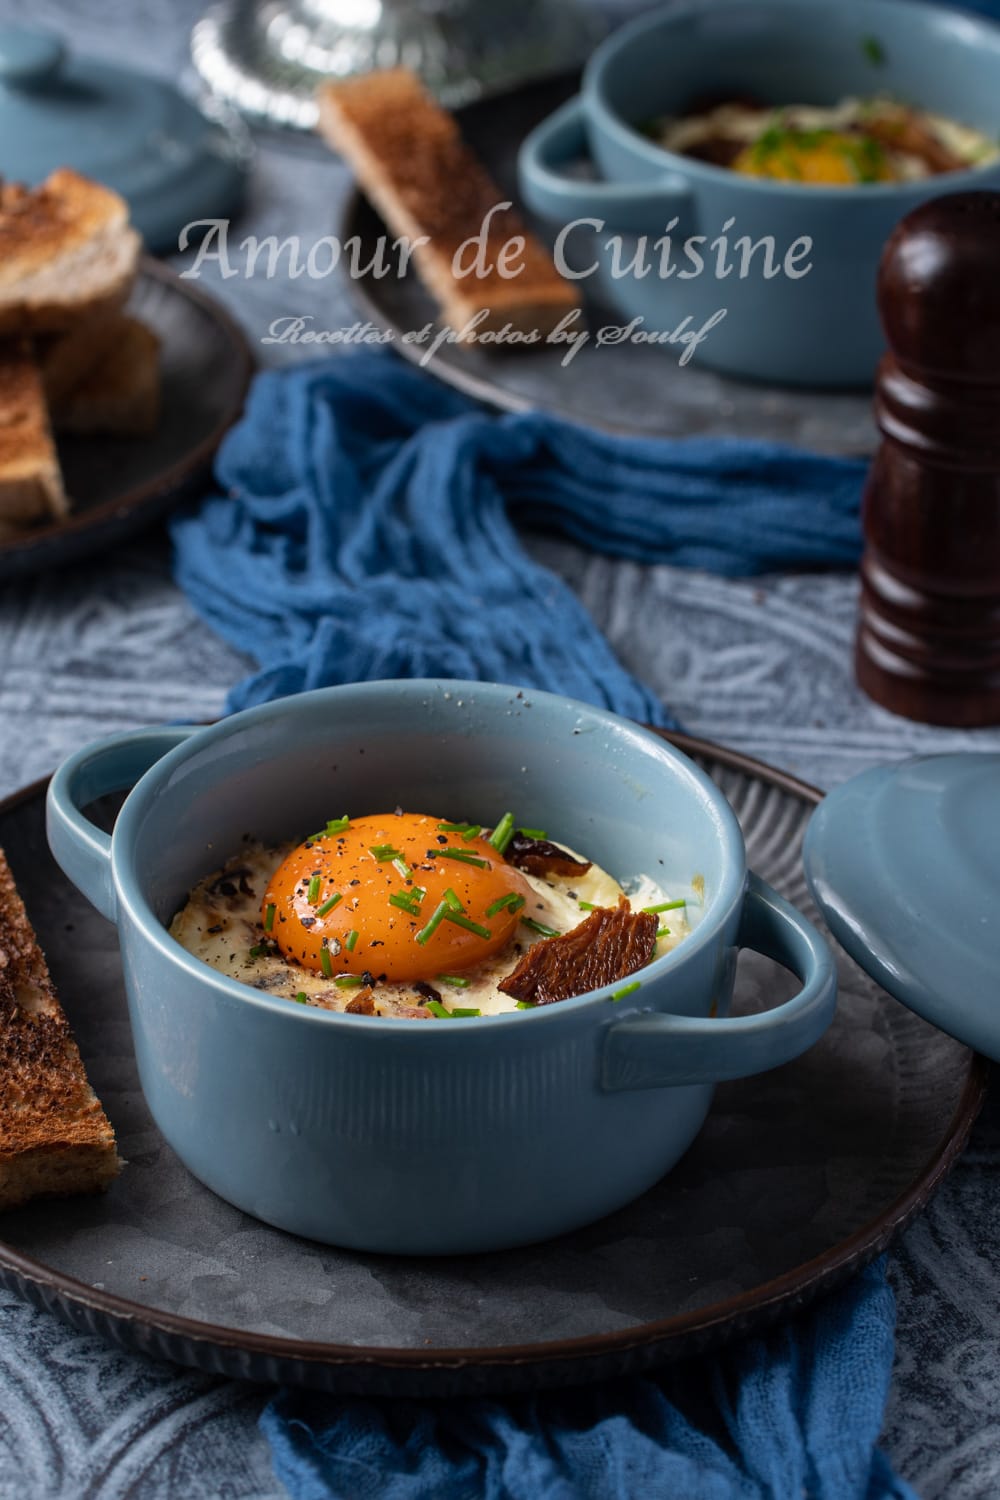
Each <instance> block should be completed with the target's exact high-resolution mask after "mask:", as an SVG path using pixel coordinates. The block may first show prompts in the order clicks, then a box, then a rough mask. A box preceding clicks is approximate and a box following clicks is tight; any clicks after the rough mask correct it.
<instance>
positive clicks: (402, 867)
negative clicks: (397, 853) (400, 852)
mask: <svg viewBox="0 0 1000 1500" xmlns="http://www.w3.org/2000/svg"><path fill="white" fill-rule="evenodd" d="M392 868H393V869H394V870H395V872H396V874H397V875H400V876H401V877H402V878H403V880H409V878H410V876H411V875H412V874H413V871H412V870H411V869H410V867H409V865H408V864H407V863H406V860H405V859H394V860H393V862H392Z"/></svg>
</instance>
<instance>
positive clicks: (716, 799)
mask: <svg viewBox="0 0 1000 1500" xmlns="http://www.w3.org/2000/svg"><path fill="white" fill-rule="evenodd" d="M387 688H390V689H391V690H392V692H393V696H394V697H396V698H398V697H399V696H400V693H401V692H413V694H414V695H415V696H419V695H420V694H421V693H424V694H426V693H427V692H428V691H429V690H434V691H437V690H439V689H444V690H446V691H448V692H453V693H455V695H456V696H459V695H462V694H463V693H464V694H469V695H471V694H473V693H482V692H484V691H486V692H488V693H490V694H494V693H495V694H511V695H513V694H516V693H518V692H520V693H522V694H523V693H528V692H530V696H531V698H532V699H533V700H535V701H538V700H544V701H549V702H553V703H559V704H563V705H566V706H568V707H569V708H571V709H572V710H574V711H576V712H581V713H586V714H589V715H592V716H594V717H595V718H596V719H597V720H598V721H599V722H600V723H601V724H602V725H604V726H606V728H607V729H608V730H609V731H610V732H611V733H614V734H619V735H620V734H622V733H625V734H627V735H628V736H629V737H634V738H639V737H641V738H642V740H643V742H644V743H645V742H647V741H648V742H649V743H650V744H651V745H652V746H653V747H654V748H655V749H656V750H657V751H658V753H659V754H660V756H661V757H662V758H663V760H664V761H666V762H668V763H670V764H672V765H674V766H675V767H678V768H679V769H680V770H681V771H683V772H684V774H685V775H686V776H687V777H688V779H689V781H691V782H693V783H694V784H695V786H696V787H697V788H699V789H700V791H701V792H702V794H703V795H704V797H705V801H706V803H707V804H708V806H709V807H710V808H711V809H712V810H713V812H714V813H715V815H716V819H715V820H716V827H717V830H718V834H719V838H720V841H721V842H722V845H723V853H724V871H725V874H724V878H723V881H722V882H721V883H720V887H719V889H718V891H717V892H716V893H715V895H714V897H713V899H712V901H711V904H710V906H709V907H707V908H706V910H705V913H704V916H703V917H702V919H701V921H699V923H698V926H697V927H696V928H695V930H694V931H693V932H692V933H691V934H690V936H689V937H686V938H685V939H684V941H683V943H680V944H678V946H677V947H676V948H674V949H672V950H671V951H670V952H669V953H665V954H663V955H662V956H661V957H660V958H658V959H656V960H655V961H654V962H653V963H652V964H650V965H649V966H648V968H646V969H645V970H643V975H644V982H645V979H646V978H649V979H653V978H656V979H658V978H659V977H660V976H661V975H663V974H665V973H667V972H669V971H670V970H671V969H679V968H680V967H681V966H682V965H683V964H684V963H686V962H687V961H688V959H689V958H691V957H693V956H694V954H695V953H696V952H698V951H700V950H701V949H702V948H703V947H705V946H706V944H707V943H709V942H711V941H712V939H713V938H714V936H715V935H716V933H717V932H718V931H719V929H720V928H721V927H722V926H723V925H724V923H725V922H726V920H727V918H728V917H729V916H730V915H731V913H732V912H733V910H734V908H736V907H737V906H738V905H739V903H740V902H741V901H742V900H743V895H744V891H745V887H746V876H747V865H746V849H745V846H744V843H743V834H742V831H741V829H740V826H739V823H738V821H737V819H736V814H735V813H734V812H733V810H732V808H731V807H730V805H729V803H728V802H727V801H726V798H725V795H724V793H723V792H722V791H721V790H720V788H719V787H717V786H716V784H715V782H714V781H712V779H711V777H710V776H708V774H707V773H706V772H705V771H703V770H702V769H701V767H700V766H697V765H695V763H694V761H692V760H690V759H689V757H688V756H686V755H684V754H683V753H682V752H681V751H680V750H676V749H674V747H673V746H672V745H670V744H668V743H667V742H666V741H665V740H662V739H660V738H659V736H658V735H654V734H651V733H650V732H649V730H647V729H645V728H643V726H642V725H640V724H636V723H633V722H632V721H631V720H629V719H625V718H623V717H622V716H620V715H618V714H613V713H611V712H609V711H608V710H607V709H601V708H595V707H594V705H593V704H589V703H583V702H580V701H579V700H578V699H575V698H569V697H564V696H563V695H561V694H558V693H547V692H543V691H541V690H538V691H536V690H535V689H530V690H529V689H527V688H519V687H517V686H516V685H510V684H504V683H484V682H463V681H459V680H458V679H454V680H453V679H443V678H407V679H405V680H394V679H384V680H383V679H379V680H377V681H373V682H364V683H350V684H344V685H340V686H337V687H328V688H316V689H313V690H312V691H310V692H306V693H297V694H295V695H294V696H293V697H287V698H277V699H275V700H273V701H272V702H270V703H262V704H257V705H256V706H255V707H253V708H247V709H243V710H241V711H240V712H239V713H236V714H232V715H230V716H229V717H228V718H224V719H220V720H219V721H218V722H217V723H215V724H211V725H207V726H205V727H204V728H200V729H197V730H196V731H195V733H194V734H192V735H191V737H190V738H188V739H186V740H183V741H181V743H180V744H179V745H175V746H174V748H173V749H172V750H168V751H167V752H166V754H164V755H162V756H161V757H160V758H159V759H158V760H157V761H156V762H155V764H154V765H153V766H151V767H150V769H149V770H148V771H146V772H145V773H144V775H143V776H141V777H140V778H139V780H138V781H137V782H136V783H135V786H134V787H133V788H132V790H131V792H130V793H129V795H128V797H127V798H126V800H125V803H124V804H123V806H122V809H121V811H120V812H119V814H118V817H117V818H116V820H115V826H114V830H113V832H112V835H111V859H112V870H113V874H114V880H115V889H116V892H117V895H118V905H119V909H120V910H121V909H124V910H125V911H126V912H127V913H128V915H129V917H130V919H131V921H132V922H133V923H134V925H135V926H136V927H137V928H138V929H139V930H140V931H141V933H142V936H143V938H144V939H145V940H146V941H147V942H149V943H151V944H152V946H153V947H154V948H156V949H157V950H158V952H159V953H160V954H161V956H162V957H163V958H164V959H165V960H166V961H167V962H169V963H171V964H173V965H177V966H178V967H180V968H182V969H184V970H186V971H187V973H188V974H190V975H191V976H192V977H193V978H195V979H197V980H198V981H199V982H200V983H202V984H204V985H205V986H206V988H207V989H209V990H212V991H214V992H216V993H217V994H218V995H219V996H220V997H222V998H227V999H230V1000H239V1001H240V1002H241V1003H243V1004H251V1005H254V1006H256V1007H258V1008H259V1009H261V1010H265V1011H270V1012H271V1013H272V1014H273V1015H276V1016H281V1017H282V1018H284V1019H285V1020H286V1021H287V1022H288V1023H289V1024H309V1025H320V1026H330V1025H333V1026H341V1027H348V1028H353V1029H360V1030H363V1031H364V1032H365V1033H366V1034H370V1033H371V1032H372V1030H373V1028H375V1029H377V1030H382V1031H385V1032H386V1034H387V1035H392V1036H399V1035H401V1034H406V1035H410V1036H424V1035H426V1036H427V1037H428V1038H432V1037H434V1036H436V1035H438V1034H439V1032H438V1028H436V1027H435V1026H429V1025H428V1024H427V1022H426V1021H424V1020H408V1019H406V1018H403V1017H392V1016H352V1015H348V1014H347V1013H346V1012H343V1011H327V1010H320V1009H319V1008H318V1007H316V1006H305V1005H294V1004H289V1002H288V1001H287V1000H282V999H278V998H277V997H275V996H272V995H267V994H265V993H263V992H262V991H260V990H255V989H253V988H252V987H251V986H250V985H245V984H243V983H241V982H240V980H238V979H230V978H229V977H228V976H227V975H225V974H221V973H219V972H218V970H216V969H213V968H212V967H211V966H210V965H209V964H206V963H205V962H204V960H202V959H200V958H197V957H196V956H195V955H194V954H193V953H189V952H188V951H187V949H186V948H183V947H182V946H181V944H180V943H178V942H177V940H176V939H175V938H172V937H171V936H170V933H169V932H168V931H167V928H166V927H165V926H164V925H163V923H162V922H161V921H160V919H159V918H158V917H157V916H156V914H155V912H154V911H153V910H152V908H151V907H150V905H149V903H148V901H147V900H146V898H145V896H144V894H143V892H142V889H141V884H140V881H139V877H138V875H137V874H136V872H135V870H134V868H133V865H132V849H133V847H134V841H135V834H136V831H137V829H138V825H139V823H140V822H141V821H142V819H143V817H144V816H145V814H146V812H147V811H148V808H149V805H150V803H151V801H152V800H153V799H154V798H155V797H156V795H157V792H158V789H159V786H160V783H161V782H162V781H163V779H164V778H165V777H167V776H168V775H169V774H170V773H171V771H173V770H174V768H175V767H176V766H179V765H181V764H182V763H183V761H184V760H185V759H186V757H187V756H188V755H189V754H190V753H191V751H192V748H193V747H195V746H197V747H198V748H202V747H204V746H206V745H211V744H212V743H214V742H215V741H220V740H224V739H226V738H227V737H228V736H229V735H230V734H231V733H233V731H234V728H235V730H236V731H237V732H238V731H239V730H240V729H242V728H243V727H245V726H247V725H250V724H261V723H266V722H267V721H268V720H271V719H275V718H282V717H285V716H286V715H288V714H289V713H293V712H294V711H295V706H296V705H297V704H308V703H311V702H315V701H317V700H319V699H330V698H331V697H332V698H333V699H334V701H338V700H340V699H342V697H343V695H345V694H348V693H357V694H360V695H361V696H362V697H367V696H375V695H376V694H378V693H379V692H384V691H385V690H386V689H387ZM621 983H622V981H621V980H616V981H614V983H613V984H608V985H604V986H603V987H602V988H601V989H599V990H590V991H588V992H587V993H586V994H583V995H576V996H574V997H573V998H572V999H570V1000H561V1001H559V1003H558V1004H557V1005H546V1006H542V1007H540V1008H539V1009H538V1010H537V1011H534V1012H531V1013H530V1014H534V1015H535V1016H536V1018H537V1017H542V1016H544V1017H545V1020H544V1021H542V1022H541V1023H540V1022H539V1021H538V1019H536V1021H535V1023H534V1024H536V1025H538V1024H549V1025H552V1024H555V1023H556V1022H557V1020H558V1017H559V1016H560V1015H563V1016H565V1015H566V1014H567V1013H569V1012H571V1011H573V1012H575V1011H578V1010H583V1009H586V1008H588V1007H590V1006H593V1007H595V1008H596V1007H597V1006H599V1005H602V1004H603V1003H604V1002H606V1001H611V996H612V993H613V991H614V990H615V988H617V987H619V986H620V985H621ZM612 1003H615V1004H616V1009H615V1015H616V1016H618V1015H624V1014H626V1013H627V1010H628V1007H621V1009H620V1010H619V1008H618V1005H617V1003H616V1002H612ZM528 1014H529V1012H526V1011H524V1012H522V1011H509V1012H503V1013H501V1014H500V1015H495V1016H478V1017H475V1018H474V1024H472V1023H471V1022H470V1024H469V1027H468V1030H469V1033H470V1035H471V1034H481V1033H482V1032H483V1030H484V1029H485V1028H491V1029H496V1028H499V1027H504V1026H510V1025H512V1024H513V1025H523V1024H524V1022H525V1021H526V1019H527V1016H528ZM456 1033H458V1034H461V1028H460V1025H459V1022H458V1021H456V1023H455V1025H454V1026H450V1027H449V1028H448V1036H449V1037H454V1036H455V1035H456Z"/></svg>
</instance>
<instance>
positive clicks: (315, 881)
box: [306, 875, 323, 906]
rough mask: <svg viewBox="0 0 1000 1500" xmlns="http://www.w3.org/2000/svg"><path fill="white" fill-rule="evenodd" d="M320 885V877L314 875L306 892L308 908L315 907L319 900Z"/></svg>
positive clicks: (321, 882)
mask: <svg viewBox="0 0 1000 1500" xmlns="http://www.w3.org/2000/svg"><path fill="white" fill-rule="evenodd" d="M322 884H323V881H322V877H321V876H319V875H314V876H313V878H312V880H310V882H309V889H308V891H307V892H306V900H307V901H308V902H309V905H310V906H315V905H316V902H317V901H318V900H319V890H320V886H321V885H322Z"/></svg>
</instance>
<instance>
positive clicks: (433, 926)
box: [417, 901, 448, 943]
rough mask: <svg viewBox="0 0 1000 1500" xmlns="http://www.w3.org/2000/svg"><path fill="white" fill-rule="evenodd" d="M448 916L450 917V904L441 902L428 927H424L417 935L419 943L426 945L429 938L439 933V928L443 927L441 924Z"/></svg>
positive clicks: (435, 909)
mask: <svg viewBox="0 0 1000 1500" xmlns="http://www.w3.org/2000/svg"><path fill="white" fill-rule="evenodd" d="M447 915H448V903H447V901H439V902H438V904H437V906H436V907H435V908H434V911H433V914H432V915H431V919H430V921H429V922H428V923H427V926H426V927H422V928H421V929H420V931H419V932H418V933H417V942H418V943H426V942H427V941H428V939H429V938H431V937H433V936H434V934H435V932H437V930H438V928H439V927H440V926H441V923H442V922H443V921H444V919H445V917H446V916H447Z"/></svg>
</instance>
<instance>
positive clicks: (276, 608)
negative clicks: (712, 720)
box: [172, 353, 865, 726]
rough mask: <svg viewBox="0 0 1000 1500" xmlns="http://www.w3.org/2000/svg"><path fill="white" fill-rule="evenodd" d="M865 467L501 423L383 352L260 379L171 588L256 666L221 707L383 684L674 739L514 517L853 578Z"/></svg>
mask: <svg viewBox="0 0 1000 1500" xmlns="http://www.w3.org/2000/svg"><path fill="white" fill-rule="evenodd" d="M864 468H865V466H864V465H863V464H862V463H860V462H859V461H857V460H849V459H826V458H816V457H813V456H812V455H810V454H805V453H796V452H793V451H791V450H790V449H786V448H781V447H779V446H777V445H775V444H772V443H758V442H732V441H721V440H716V439H692V440H685V441H679V442H666V441H659V440H655V439H649V440H637V439H634V438H623V437H609V436H607V435H605V434H601V433H596V432H591V431H589V430H588V429H586V428H583V427H578V426H575V425H573V424H572V423H569V422H565V421H561V420H558V419H556V418H552V417H547V416H543V415H540V414H537V413H533V412H532V413H525V414H523V415H517V416H507V417H495V416H491V415H489V414H488V413H486V412H484V411H483V410H482V409H481V408H480V407H477V406H475V405H473V404H472V403H471V402H469V401H467V400H466V399H465V398H464V397H462V396H460V395H458V394H456V393H454V392H452V391H449V390H447V389H445V388H444V387H443V386H440V385H438V384H437V383H436V382H435V381H433V380H431V379H430V378H429V377H428V376H426V375H424V374H422V373H421V372H419V371H416V370H411V369H410V368H408V367H407V366H406V365H404V364H403V363H402V362H401V361H400V360H399V359H398V358H397V357H396V356H395V355H392V354H389V353H382V354H378V353H375V354H368V353H362V354H357V355H354V356H352V357H349V358H340V359H334V360H332V361H329V362H327V361H324V362H322V363H316V364H309V365H304V366H301V367H299V368H297V369H293V370H291V371H289V372H284V373H273V374H265V375H261V376H260V377H258V379H257V380H256V382H255V384H254V387H253V390H252V392H251V396H250V400H249V404H248V407H247V411H246V414H245V416H244V419H243V421H242V422H241V423H240V424H239V425H238V426H237V427H236V428H234V429H233V431H232V432H231V433H230V434H229V436H228V438H227V439H226V441H225V443H224V444H223V446H222V449H221V451H220V453H219V457H218V460H217V465H216V471H217V476H218V479H219V481H220V483H221V484H222V486H223V487H224V489H225V490H226V492H227V493H226V494H225V495H222V496H219V497H217V498H215V499H210V500H208V501H207V502H206V503H205V504H204V505H203V506H202V507H201V509H200V511H198V512H197V513H196V514H195V515H193V516H187V517H182V518H181V519H179V520H177V521H175V522H174V524H173V528H172V530H173V538H174V544H175V559H176V561H175V569H176V577H177V580H178V582H179V583H180V584H181V586H182V588H184V589H185V590H186V592H187V593H188V595H189V596H190V598H191V599H192V600H193V601H194V603H195V605H196V606H197V608H198V609H199V611H200V612H201V614H202V615H203V616H204V618H205V619H206V620H207V622H208V623H209V624H210V625H211V626H212V627H213V628H214V629H215V630H217V631H218V632H219V634H220V635H222V636H224V637H225V638H226V640H228V641H230V642H231V643H232V644H233V645H235V646H237V647H239V648H240V649H241V650H243V651H246V652H248V653H249V654H250V655H251V656H253V657H254V658H256V660H257V661H258V662H259V663H260V667H261V670H260V671H259V672H257V673H256V674H255V675H254V676H252V677H251V678H249V679H248V680H247V681H246V682H243V683H241V684H240V685H239V687H237V688H236V689H235V690H234V691H233V692H232V694H231V695H230V698H229V707H230V708H231V709H236V708H245V707H247V706H248V705H249V704H251V703H260V702H263V701H265V700H267V699H270V698H276V697H280V696H283V695H284V694H286V693H294V692H298V691H300V690H302V689H303V688H311V687H319V686H321V685H325V684H328V683H336V682H360V681H365V680H368V679H372V678H380V677H465V678H475V679H480V680H486V681H489V680H492V681H494V682H511V683H515V684H517V685H518V686H524V687H535V688H548V689H550V690H551V691H553V692H558V693H565V694H567V695H568V696H570V697H574V698H581V699H585V700H587V701H589V702H592V703H596V704H599V705H601V706H603V707H607V708H611V709H613V710H616V711H617V712H618V713H621V714H625V715H627V716H629V717H631V718H634V719H639V720H643V721H646V722H651V723H655V724H660V725H667V726H670V725H671V724H673V723H674V720H673V718H672V716H671V715H670V714H669V713H668V712H667V711H666V710H665V709H664V707H663V705H662V704H661V703H660V701H659V700H658V699H657V698H656V697H655V696H654V695H653V694H652V693H651V692H650V691H649V690H648V689H647V688H645V687H643V686H642V685H641V684H640V683H638V682H637V681H636V680H635V678H633V677H631V676H630V675H629V674H628V673H627V672H625V671H624V669H623V668H622V667H621V666H620V664H619V663H618V662H617V661H616V660H615V657H614V655H613V654H612V652H611V650H610V648H609V647H608V644H607V642H606V641H605V639H604V637H603V636H602V635H601V633H600V631H598V630H597V628H596V626H595V625H594V623H593V621H592V620H591V619H590V617H589V615H588V614H587V613H586V611H585V610H584V608H583V606H582V605H581V604H580V602H579V600H578V599H577V598H576V597H575V595H574V594H573V593H572V592H571V590H570V589H569V588H567V586H566V585H565V584H564V583H563V582H562V580H561V579H559V578H557V577H556V576H555V575H554V574H553V573H552V572H550V571H549V569H547V568H544V567H542V566H541V565H540V564H538V563H536V562H534V561H533V560H532V559H531V558H530V557H529V556H528V555H527V553H526V552H525V551H524V549H523V547H522V546H521V544H520V542H519V540H518V536H517V532H516V531H515V529H514V526H513V524H512V517H516V518H517V519H518V520H520V521H523V522H527V523H530V524H532V525H536V526H543V527H546V528H548V529H552V530H557V531H560V532H562V533H563V534H564V535H566V536H569V537H572V538H573V539H575V540H576V541H578V542H582V543H583V544H585V545H586V546H589V547H593V548H595V549H596V550H599V551H601V552H605V553H608V554H610V555H613V556H615V557H623V558H629V559H631V560H633V561H636V562H648V563H651V562H669V563H673V564H675V565H677V566H680V567H691V568H710V569H712V570H713V571H714V572H717V573H726V574H730V575H737V574H747V573H756V572H762V571H765V570H767V569H771V568H783V567H787V568H802V567H816V566H830V565H833V566H842V567H843V566H853V565H854V564H855V563H856V562H857V560H858V558H859V556H860V548H861V536H860V527H859V519H858V510H859V496H860V489H861V481H862V478H863V475H864Z"/></svg>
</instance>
